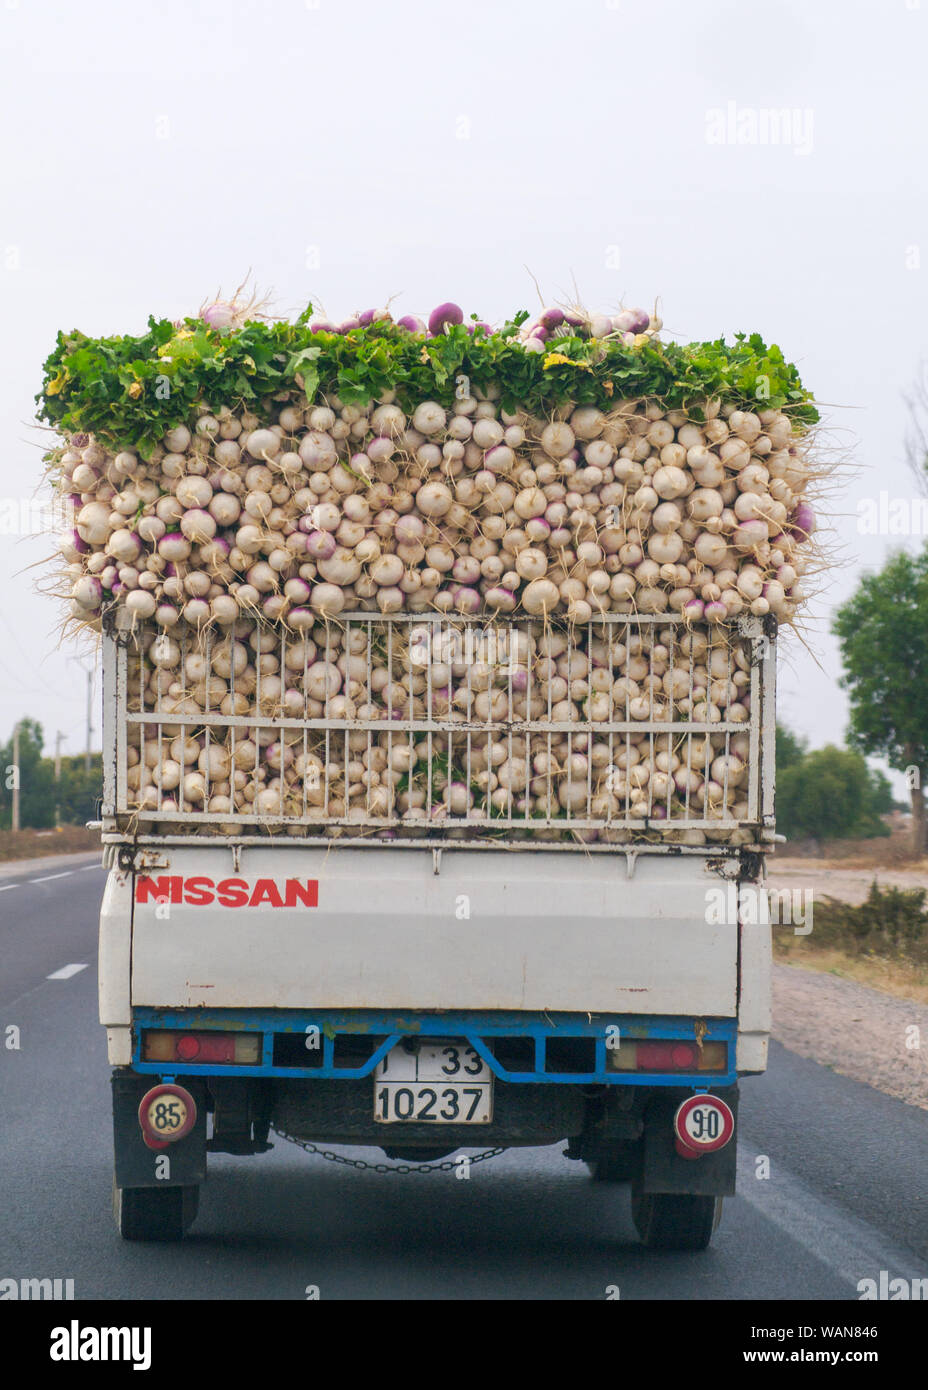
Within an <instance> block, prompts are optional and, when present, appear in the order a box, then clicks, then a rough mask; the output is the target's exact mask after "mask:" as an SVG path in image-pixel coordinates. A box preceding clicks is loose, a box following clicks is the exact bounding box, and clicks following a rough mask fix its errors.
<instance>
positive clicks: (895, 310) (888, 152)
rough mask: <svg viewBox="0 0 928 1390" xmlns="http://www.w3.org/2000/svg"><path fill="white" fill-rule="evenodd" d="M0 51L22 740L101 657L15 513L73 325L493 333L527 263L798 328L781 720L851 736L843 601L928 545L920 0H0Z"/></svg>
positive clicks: (1, 267) (926, 233) (627, 298)
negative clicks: (262, 302)
mask: <svg viewBox="0 0 928 1390" xmlns="http://www.w3.org/2000/svg"><path fill="white" fill-rule="evenodd" d="M0 47H2V53H3V60H2V61H3V81H2V82H0V108H2V111H3V115H2V135H0V141H2V146H3V148H2V168H3V173H4V177H3V181H2V192H0V322H2V334H0V434H2V448H0V741H4V740H5V739H6V738H7V737H8V736H9V733H10V731H11V729H12V726H13V724H14V722H15V721H16V720H17V719H18V718H20V717H22V716H23V715H27V714H28V715H30V716H32V717H34V718H36V719H38V720H39V721H40V722H41V723H42V725H43V726H44V729H45V737H46V747H47V748H48V747H51V746H52V745H53V743H54V737H55V733H56V731H60V732H61V733H62V734H63V735H64V736H65V738H64V743H63V750H64V751H65V752H66V753H77V752H80V751H82V750H83V747H84V739H85V709H86V693H87V687H86V678H85V673H84V669H82V665H83V667H89V666H91V665H92V662H93V649H92V647H91V646H89V645H88V644H87V643H86V642H83V643H81V642H78V641H76V640H75V639H74V638H73V637H66V638H64V639H63V638H62V636H61V613H60V610H59V608H58V605H57V604H56V603H55V602H54V601H53V600H51V599H50V598H48V597H46V596H44V595H43V594H42V593H41V592H40V588H41V583H42V575H43V574H45V573H47V567H45V566H44V564H43V562H44V561H45V560H46V558H47V557H48V556H50V554H51V553H52V544H51V543H50V541H49V539H48V537H47V536H41V535H36V534H29V530H30V528H33V527H34V526H35V524H36V518H35V514H34V509H32V508H31V507H30V499H32V498H33V497H34V494H35V490H36V487H37V485H38V484H39V482H40V479H41V473H42V468H41V455H42V452H43V449H44V448H45V447H47V446H48V441H49V438H50V436H49V434H48V432H47V430H46V429H43V428H40V427H39V426H38V425H37V424H36V421H35V418H34V410H35V404H34V396H35V393H36V392H37V390H38V389H39V384H40V381H41V367H42V362H43V361H44V359H45V357H46V356H47V354H48V353H49V352H50V351H51V349H52V347H53V345H54V341H55V335H56V333H57V332H58V330H59V329H64V330H70V329H72V328H79V329H81V330H82V331H84V332H85V333H88V334H94V335H96V334H117V333H137V332H140V331H142V330H143V329H144V326H145V323H146V320H147V318H148V315H149V314H155V315H156V316H159V317H161V316H168V317H177V316H181V315H184V314H190V313H195V312H196V310H197V308H198V307H199V306H200V304H201V303H202V302H203V301H204V300H208V299H211V298H212V297H213V296H214V295H215V293H216V291H217V290H219V289H220V288H221V289H222V290H223V291H225V292H229V291H231V290H233V289H234V288H235V286H236V285H238V284H239V282H240V281H242V280H243V279H244V278H245V277H246V276H247V275H248V274H249V273H250V275H251V283H252V284H253V285H254V286H256V287H257V288H258V289H259V290H260V291H262V292H264V293H268V294H271V295H272V296H273V304H274V310H275V312H277V313H279V314H281V315H289V314H292V313H294V312H296V313H298V312H299V311H301V310H302V309H303V308H304V307H305V306H306V304H307V303H308V302H310V301H312V303H313V304H315V305H316V306H319V307H321V308H323V309H324V310H325V312H326V313H327V314H329V315H331V316H332V317H334V318H336V319H341V318H344V317H347V316H348V314H349V313H351V312H352V311H354V310H357V309H363V308H366V307H368V306H373V305H381V304H385V303H386V302H387V301H388V300H392V304H391V307H392V308H393V310H394V312H395V313H398V314H402V313H422V312H424V313H426V314H427V313H428V311H429V310H430V309H431V308H432V307H433V306H434V305H435V304H437V303H440V302H442V301H443V300H447V299H451V300H454V301H456V302H457V303H459V304H461V305H462V306H463V307H464V309H465V313H467V314H469V313H471V312H478V313H479V314H480V315H481V317H483V318H485V319H487V320H488V321H490V322H491V323H500V324H501V323H502V322H503V321H504V320H506V319H507V318H509V317H511V315H512V314H513V313H514V311H516V310H517V309H520V308H526V309H529V310H534V309H535V308H537V307H538V303H539V299H538V290H537V289H536V283H537V286H539V287H540V289H541V293H542V296H543V298H544V300H545V301H546V302H550V301H563V300H568V299H569V300H575V299H578V298H579V300H580V301H581V302H582V303H584V304H585V305H586V306H587V308H589V309H591V310H601V311H606V312H608V311H610V310H612V311H615V310H616V309H617V308H618V307H619V306H620V305H623V304H624V305H626V306H630V305H638V304H641V305H644V306H645V307H647V308H651V307H652V306H653V304H654V302H655V300H659V301H660V308H661V313H662V316H663V318H664V323H665V334H664V336H671V335H672V336H676V337H678V338H680V339H682V340H693V339H708V338H717V337H720V336H722V335H725V336H730V335H732V334H733V333H735V332H739V331H743V332H759V333H761V334H762V335H763V336H764V338H765V339H766V340H767V341H768V342H770V341H774V342H776V343H778V344H779V345H780V346H781V348H782V349H783V351H784V353H785V355H786V356H787V358H788V359H790V360H792V361H795V362H796V363H797V364H798V366H799V369H800V372H801V374H802V377H803V381H804V382H805V384H806V385H807V386H808V387H809V388H810V389H811V390H813V391H814V393H815V395H816V398H817V400H818V401H819V402H821V409H822V413H823V415H824V417H825V421H824V426H823V429H822V432H821V440H820V449H821V457H822V461H823V463H827V464H828V466H829V467H832V468H833V469H834V470H835V471H834V473H833V475H832V476H831V478H830V479H829V482H828V485H827V497H826V498H825V499H824V500H823V503H822V507H821V508H820V510H821V513H822V526H823V530H822V533H821V540H822V542H823V544H824V546H825V549H826V552H827V553H828V554H829V555H830V567H829V569H828V571H827V573H826V574H824V575H823V576H822V577H821V591H820V592H819V593H818V594H817V596H816V597H815V598H814V600H813V601H812V602H811V603H810V605H809V607H808V609H807V611H806V613H805V615H804V619H803V623H802V634H801V638H800V637H797V636H789V637H786V638H784V639H783V640H782V642H781V655H782V665H781V671H780V678H779V692H778V701H779V703H778V713H779V717H780V719H781V721H782V722H784V723H785V724H787V725H788V726H789V727H791V728H792V729H793V730H794V731H796V732H798V733H799V734H801V735H803V736H804V737H805V738H807V739H808V741H809V744H810V746H812V747H818V746H821V745H823V744H825V743H827V742H832V741H840V740H841V739H842V738H843V736H844V733H845V731H846V728H847V721H848V707H847V699H846V695H845V694H844V692H843V691H842V690H841V689H840V688H839V686H838V677H839V675H840V659H839V654H838V650H837V646H836V643H835V642H834V639H833V638H832V637H831V635H830V631H829V628H830V622H831V616H832V614H833V611H834V609H835V607H836V606H837V605H838V604H839V603H840V602H842V600H844V599H845V598H847V597H848V596H849V595H850V594H851V593H852V592H853V590H854V587H855V585H856V583H857V582H858V580H859V578H860V575H861V573H862V571H863V570H864V569H866V568H869V569H874V568H878V567H879V566H880V565H881V564H882V563H883V561H884V559H885V558H886V556H887V555H888V553H889V552H890V550H891V549H893V548H896V547H898V546H900V545H903V546H906V547H907V548H910V549H912V550H916V549H919V548H921V546H922V545H923V544H924V543H925V535H924V526H923V525H922V524H921V518H920V516H919V515H918V513H917V512H916V511H915V510H914V509H912V510H911V515H910V524H909V526H908V531H909V534H905V533H904V532H903V534H892V535H890V534H887V532H888V530H889V527H888V525H887V524H886V520H887V517H888V515H889V509H888V506H887V505H886V504H887V503H888V502H889V501H890V500H891V499H905V501H906V502H907V503H908V504H911V502H912V499H913V497H914V496H916V495H917V487H916V483H915V481H914V480H913V476H912V474H911V472H910V471H909V469H908V468H907V466H906V462H905V449H904V438H905V433H906V428H907V415H906V405H905V401H904V395H905V394H906V393H907V392H910V391H911V389H912V387H913V385H914V384H915V383H916V382H919V381H921V382H924V383H925V384H926V385H928V313H926V309H928V303H926V277H928V191H926V190H928V183H926V179H925V165H926V161H925V154H926V139H925V131H926V129H928V84H926V83H925V80H924V72H925V67H926V55H928V0H765V3H763V4H760V3H756V2H755V0H737V2H736V0H515V2H514V3H513V0H498V2H497V3H488V0H471V3H469V4H468V5H466V6H463V5H460V4H457V3H455V4H450V3H444V0H421V3H420V2H418V0H391V3H390V4H389V5H385V4H382V3H377V0H157V3H153V2H152V0H132V3H127V2H126V0H80V3H79V4H78V3H74V2H73V0H0ZM923 261H924V265H923V264H922V262H923ZM881 493H885V494H886V502H885V503H884V508H883V513H884V515H883V524H882V526H881V525H880V520H879V516H878V518H877V527H876V533H875V534H865V533H864V532H863V530H862V526H863V523H862V508H864V507H866V506H868V505H871V506H873V507H876V508H877V510H878V509H879V499H880V494H881ZM893 516H894V517H895V518H897V519H896V520H895V521H894V523H893V524H894V527H896V528H898V526H899V524H900V523H899V520H898V518H899V517H900V516H904V513H903V512H901V511H900V509H899V507H898V506H897V508H896V509H895V511H894V513H893ZM17 518H18V519H17ZM37 585H38V586H39V587H38V588H37ZM93 696H94V718H93V723H94V726H95V730H96V731H97V732H95V733H94V735H93V738H92V742H93V746H94V747H95V748H99V746H100V743H99V738H100V736H99V732H98V730H99V725H100V717H99V708H98V707H99V698H100V692H99V683H97V684H96V685H95V687H94V691H93ZM896 785H897V789H899V788H901V782H900V781H899V780H898V779H897V782H896Z"/></svg>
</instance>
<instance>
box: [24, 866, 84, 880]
mask: <svg viewBox="0 0 928 1390" xmlns="http://www.w3.org/2000/svg"><path fill="white" fill-rule="evenodd" d="M73 872H74V870H73V869H65V871H64V873H63V874H46V875H45V876H44V878H27V879H26V882H27V883H51V881H52V879H53V878H68V877H69V875H71V874H73Z"/></svg>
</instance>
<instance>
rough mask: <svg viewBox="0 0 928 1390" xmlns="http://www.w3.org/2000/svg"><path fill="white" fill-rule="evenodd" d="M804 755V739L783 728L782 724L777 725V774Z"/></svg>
mask: <svg viewBox="0 0 928 1390" xmlns="http://www.w3.org/2000/svg"><path fill="white" fill-rule="evenodd" d="M805 755H806V741H805V739H804V738H800V737H799V735H798V734H794V733H792V732H791V730H789V729H787V728H785V727H784V726H783V725H782V724H778V725H777V746H776V762H777V776H779V775H780V773H781V772H785V771H786V769H787V768H788V767H792V766H793V764H794V763H798V762H800V761H801V760H802V759H803V758H804V757H805Z"/></svg>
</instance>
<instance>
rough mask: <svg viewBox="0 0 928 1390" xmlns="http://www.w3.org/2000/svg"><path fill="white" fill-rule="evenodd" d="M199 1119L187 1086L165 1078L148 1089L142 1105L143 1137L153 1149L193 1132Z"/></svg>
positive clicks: (140, 1110)
mask: <svg viewBox="0 0 928 1390" xmlns="http://www.w3.org/2000/svg"><path fill="white" fill-rule="evenodd" d="M196 1122H197V1106H196V1101H195V1100H194V1098H193V1096H192V1095H191V1094H190V1092H189V1091H187V1090H185V1089H184V1087H183V1086H177V1085H175V1084H174V1083H173V1082H170V1083H168V1082H165V1083H164V1084H162V1085H161V1086H155V1087H153V1088H152V1090H150V1091H147V1092H146V1093H145V1095H144V1096H143V1097H142V1102H141V1104H140V1105H139V1124H140V1125H141V1128H142V1138H143V1139H144V1140H145V1143H146V1144H147V1145H148V1147H149V1148H150V1149H163V1148H166V1147H167V1146H168V1144H175V1143H176V1142H177V1140H178V1139H183V1138H184V1136H185V1135H187V1134H189V1133H190V1131H191V1130H192V1129H193V1127H194V1125H195V1124H196Z"/></svg>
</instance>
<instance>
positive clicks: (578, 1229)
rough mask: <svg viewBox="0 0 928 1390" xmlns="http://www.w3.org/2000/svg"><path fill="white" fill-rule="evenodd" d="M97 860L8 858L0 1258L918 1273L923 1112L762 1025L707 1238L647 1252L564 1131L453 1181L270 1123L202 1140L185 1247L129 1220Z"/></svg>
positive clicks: (175, 1293)
mask: <svg viewBox="0 0 928 1390" xmlns="http://www.w3.org/2000/svg"><path fill="white" fill-rule="evenodd" d="M53 874H54V875H60V874H64V876H63V877H57V876H56V877H52V876H51V875H53ZM103 882H104V873H103V871H102V869H100V868H99V867H98V865H96V864H93V863H91V864H90V865H88V864H87V861H86V859H78V860H75V861H74V862H73V864H72V866H71V867H64V868H62V865H61V864H60V863H58V864H55V865H54V866H50V867H49V866H46V867H45V868H43V866H42V865H36V864H34V863H31V864H30V865H29V866H28V870H27V871H25V872H23V874H22V876H21V877H17V875H16V872H15V869H14V870H13V871H12V872H11V871H10V869H9V868H6V869H5V873H4V875H3V876H2V877H0V1038H2V1039H3V1040H4V1041H5V1042H6V1041H7V1040H8V1038H9V1036H10V1035H9V1034H8V1032H7V1030H8V1029H9V1027H10V1026H11V1025H13V1026H15V1027H16V1028H18V1029H19V1042H20V1046H19V1048H18V1049H16V1048H10V1047H9V1046H3V1047H0V1135H2V1142H0V1185H2V1186H0V1190H2V1192H3V1195H4V1201H3V1202H2V1204H0V1278H9V1277H12V1278H16V1279H22V1278H70V1279H73V1280H74V1292H75V1297H76V1298H78V1299H82V1298H104V1299H124V1298H142V1299H207V1298H217V1297H222V1298H242V1299H245V1298H248V1299H254V1298H257V1299H303V1298H305V1297H306V1289H307V1286H317V1287H318V1289H319V1293H320V1296H321V1297H323V1298H326V1299H338V1298H364V1299H383V1298H393V1299H395V1298H401V1299H436V1298H437V1299H481V1298H483V1299H486V1298H505V1299H538V1298H555V1299H603V1298H605V1297H606V1296H607V1294H606V1291H607V1289H609V1288H610V1286H618V1288H619V1289H620V1291H621V1298H622V1299H623V1300H628V1299H649V1298H662V1299H716V1298H724V1299H745V1300H759V1301H760V1300H777V1299H813V1300H817V1299H831V1298H838V1299H851V1300H854V1299H856V1298H857V1297H858V1292H857V1283H858V1281H859V1280H861V1279H865V1278H874V1279H877V1278H879V1274H880V1271H881V1270H886V1271H887V1272H888V1275H889V1277H890V1278H898V1277H903V1278H908V1279H912V1278H924V1277H928V1195H926V1192H925V1184H924V1174H925V1159H926V1154H928V1113H926V1112H924V1111H922V1110H918V1109H915V1108H913V1107H911V1106H906V1105H904V1104H902V1103H901V1102H900V1101H896V1100H893V1099H891V1098H890V1097H887V1096H884V1095H883V1094H882V1093H880V1092H878V1091H874V1090H872V1089H871V1088H869V1087H867V1086H864V1085H862V1084H860V1083H858V1082H855V1081H851V1080H849V1079H848V1078H846V1077H843V1076H839V1075H836V1074H833V1073H832V1072H830V1071H828V1070H827V1069H825V1068H822V1067H819V1066H817V1065H815V1064H814V1063H813V1062H810V1061H808V1060H806V1059H804V1058H800V1057H798V1056H795V1055H794V1054H792V1053H790V1052H787V1051H786V1050H785V1049H783V1048H781V1047H779V1046H776V1045H774V1047H773V1049H772V1057H771V1065H770V1070H769V1071H768V1073H767V1075H766V1076H764V1077H759V1078H749V1079H747V1080H746V1081H745V1082H744V1084H743V1087H742V1109H741V1117H742V1118H741V1137H740V1159H739V1162H740V1170H741V1171H740V1178H739V1193H738V1195H737V1196H736V1197H734V1198H731V1199H728V1200H727V1201H726V1204H725V1212H724V1215H723V1218H722V1224H721V1226H720V1228H719V1230H718V1232H717V1233H716V1236H715V1238H714V1241H713V1245H712V1247H711V1248H710V1250H709V1251H707V1252H705V1253H703V1254H699V1255H692V1254H691V1255H686V1254H655V1253H652V1252H648V1251H645V1250H643V1249H642V1248H641V1247H640V1246H639V1245H638V1243H637V1238H636V1235H635V1232H634V1228H633V1226H632V1223H631V1217H630V1213H629V1199H628V1190H627V1189H626V1188H624V1187H618V1188H610V1187H605V1186H599V1185H594V1184H593V1183H592V1182H591V1181H590V1179H589V1177H588V1176H587V1172H586V1169H585V1167H584V1166H583V1165H581V1164H577V1163H571V1162H568V1161H567V1160H565V1159H564V1158H563V1157H562V1156H561V1148H562V1146H561V1145H555V1146H553V1147H550V1148H543V1149H523V1150H512V1151H509V1152H508V1153H506V1154H504V1155H503V1156H502V1157H500V1158H496V1159H493V1160H491V1161H489V1162H487V1163H484V1164H480V1165H477V1166H475V1167H474V1168H473V1169H472V1171H471V1177H470V1179H469V1180H468V1181H460V1180H458V1179H456V1178H455V1176H454V1175H453V1174H429V1175H410V1176H399V1175H393V1174H391V1175H389V1176H381V1175H378V1174H376V1173H367V1172H359V1171H355V1170H352V1169H346V1168H342V1167H338V1166H336V1165H334V1164H332V1163H328V1162H325V1161H323V1160H321V1159H318V1158H312V1157H309V1156H307V1155H305V1154H303V1153H302V1152H301V1151H300V1150H298V1149H296V1148H294V1147H293V1146H292V1145H289V1144H286V1143H284V1142H283V1141H278V1142H277V1144H276V1147H275V1148H274V1150H273V1152H271V1153H269V1154H267V1155H264V1156H263V1157H256V1158H235V1157H231V1156H228V1155H216V1156H211V1158H210V1176H209V1180H208V1182H207V1183H206V1185H205V1186H204V1188H203V1191H202V1193H201V1201H200V1214H199V1217H198V1219H197V1222H196V1224H195V1225H194V1227H193V1229H192V1231H191V1233H190V1235H189V1236H188V1238H187V1239H186V1240H185V1241H184V1242H183V1243H182V1244H181V1245H178V1246H159V1245H133V1244H130V1243H126V1242H123V1241H121V1240H120V1239H119V1238H118V1237H117V1235H116V1233H115V1229H114V1227H113V1223H112V1218H111V1214H110V1183H111V1173H112V1157H111V1132H110V1123H111V1122H110V1100H109V1070H108V1065H107V1058H106V1047H105V1039H104V1034H103V1030H102V1029H101V1028H100V1026H99V1024H98V1023H97V1020H96V927H97V922H96V918H97V913H98V909H99V901H100V895H101V892H102V888H103ZM13 885H15V886H13ZM73 966H82V967H85V968H82V969H79V970H76V971H73V970H72V971H69V970H68V969H67V967H73ZM49 977H52V978H49ZM346 1152H347V1151H346ZM351 1152H352V1153H353V1154H357V1153H358V1151H351ZM360 1156H363V1157H369V1158H371V1159H374V1160H381V1159H382V1157H383V1156H382V1154H380V1153H379V1151H370V1152H366V1151H360ZM764 1158H766V1159H767V1160H768V1161H769V1162H768V1163H767V1164H765V1163H764V1162H763V1159H764ZM768 1168H769V1177H765V1176H763V1174H764V1172H765V1171H766V1170H767V1169H768Z"/></svg>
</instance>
